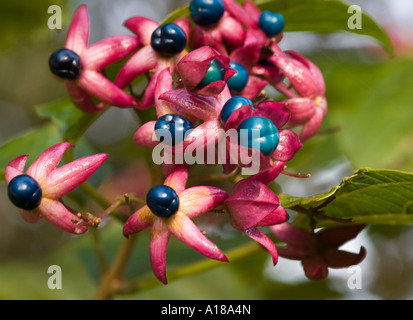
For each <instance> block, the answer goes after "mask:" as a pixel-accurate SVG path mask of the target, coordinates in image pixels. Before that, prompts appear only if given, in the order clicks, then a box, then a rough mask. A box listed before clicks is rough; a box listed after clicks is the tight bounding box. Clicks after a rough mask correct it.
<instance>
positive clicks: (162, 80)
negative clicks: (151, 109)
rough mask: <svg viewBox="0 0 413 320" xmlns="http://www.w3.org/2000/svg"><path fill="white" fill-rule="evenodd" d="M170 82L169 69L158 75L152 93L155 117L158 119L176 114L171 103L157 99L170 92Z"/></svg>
mask: <svg viewBox="0 0 413 320" xmlns="http://www.w3.org/2000/svg"><path fill="white" fill-rule="evenodd" d="M172 82H173V80H172V74H171V72H170V70H169V68H165V69H163V70H162V71H161V72H160V73H159V75H158V79H157V81H156V86H155V93H154V99H155V107H156V115H157V117H158V118H159V117H161V116H163V115H165V114H168V113H176V110H174V108H173V107H172V104H171V103H169V102H168V101H166V100H161V99H159V96H160V95H161V94H163V93H165V92H167V91H170V90H172Z"/></svg>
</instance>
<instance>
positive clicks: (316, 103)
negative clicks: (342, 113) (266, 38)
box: [268, 51, 327, 141]
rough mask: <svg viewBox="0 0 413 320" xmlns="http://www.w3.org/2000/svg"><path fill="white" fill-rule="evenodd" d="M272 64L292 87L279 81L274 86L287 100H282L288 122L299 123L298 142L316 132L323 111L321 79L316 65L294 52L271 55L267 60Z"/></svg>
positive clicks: (323, 84) (322, 117)
mask: <svg viewBox="0 0 413 320" xmlns="http://www.w3.org/2000/svg"><path fill="white" fill-rule="evenodd" d="M268 60H269V61H270V62H272V63H274V65H276V66H277V67H278V68H279V70H280V71H281V72H282V74H283V75H284V76H285V77H286V78H287V79H288V80H289V81H290V83H291V85H292V87H293V88H294V89H295V90H296V92H297V93H296V92H294V91H293V90H290V89H288V88H286V87H285V85H284V83H282V82H279V83H278V84H276V85H275V87H276V88H277V89H278V90H280V91H281V92H283V93H285V94H286V95H287V96H289V97H290V99H288V100H285V101H283V103H284V105H285V106H286V107H287V108H288V109H289V110H290V113H291V118H290V120H289V125H291V126H297V125H302V126H303V127H302V130H301V132H300V139H301V141H305V140H308V139H309V138H311V137H312V136H314V134H316V133H317V131H318V129H319V128H320V126H321V123H322V121H323V119H324V117H325V115H326V113H327V100H326V98H325V91H326V87H325V83H324V78H323V75H322V73H321V72H320V70H319V69H318V67H317V66H316V65H315V64H314V63H313V62H311V61H310V60H308V59H307V58H305V57H303V56H302V55H300V54H299V53H298V52H295V51H286V52H285V53H283V54H278V55H273V56H271V57H270V58H269V59H268Z"/></svg>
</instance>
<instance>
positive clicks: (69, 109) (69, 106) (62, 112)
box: [35, 99, 101, 143]
mask: <svg viewBox="0 0 413 320" xmlns="http://www.w3.org/2000/svg"><path fill="white" fill-rule="evenodd" d="M35 109H36V112H37V114H38V115H39V116H40V117H41V118H45V119H51V120H52V121H53V122H54V123H55V124H56V125H57V126H58V128H59V131H60V134H61V136H62V140H63V141H68V142H72V143H74V142H76V141H77V140H78V139H79V138H80V137H81V136H82V135H83V133H84V132H85V131H86V130H87V128H88V127H89V126H90V124H91V123H92V122H93V121H94V120H96V118H97V117H98V116H100V115H101V113H99V114H91V113H85V112H83V111H81V110H80V109H78V108H76V107H75V106H74V105H73V103H72V102H71V101H70V100H69V99H63V100H57V101H52V102H50V103H47V104H42V105H38V106H36V107H35Z"/></svg>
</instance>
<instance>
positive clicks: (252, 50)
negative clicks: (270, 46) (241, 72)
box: [230, 46, 261, 70]
mask: <svg viewBox="0 0 413 320" xmlns="http://www.w3.org/2000/svg"><path fill="white" fill-rule="evenodd" d="M260 57H261V47H260V46H248V47H245V46H243V47H238V48H236V49H235V50H234V51H232V53H231V55H230V59H231V61H233V62H237V63H239V64H242V65H243V66H244V67H245V68H246V69H247V70H251V69H252V67H253V66H254V65H256V64H257V63H258V61H259V60H260Z"/></svg>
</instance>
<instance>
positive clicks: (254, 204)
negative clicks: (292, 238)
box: [225, 179, 280, 230]
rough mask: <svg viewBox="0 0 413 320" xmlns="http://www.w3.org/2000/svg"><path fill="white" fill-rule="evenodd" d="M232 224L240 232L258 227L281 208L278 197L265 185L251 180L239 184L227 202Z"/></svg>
mask: <svg viewBox="0 0 413 320" xmlns="http://www.w3.org/2000/svg"><path fill="white" fill-rule="evenodd" d="M225 205H226V206H227V207H228V208H229V210H230V211H231V218H230V220H231V224H232V225H233V227H234V228H236V229H238V230H246V229H249V228H252V227H255V226H257V225H258V224H259V223H260V222H261V221H262V220H263V219H264V218H265V217H266V216H268V215H269V214H271V213H272V212H273V211H274V210H276V209H277V208H278V207H279V206H280V202H279V199H278V197H277V195H276V194H275V193H274V192H272V191H271V190H270V189H269V188H268V187H267V186H266V185H264V184H263V183H260V182H257V181H255V180H251V179H245V180H242V181H240V182H238V183H237V184H236V185H235V186H234V188H233V190H232V194H231V196H229V197H228V198H227V199H226V200H225Z"/></svg>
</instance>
